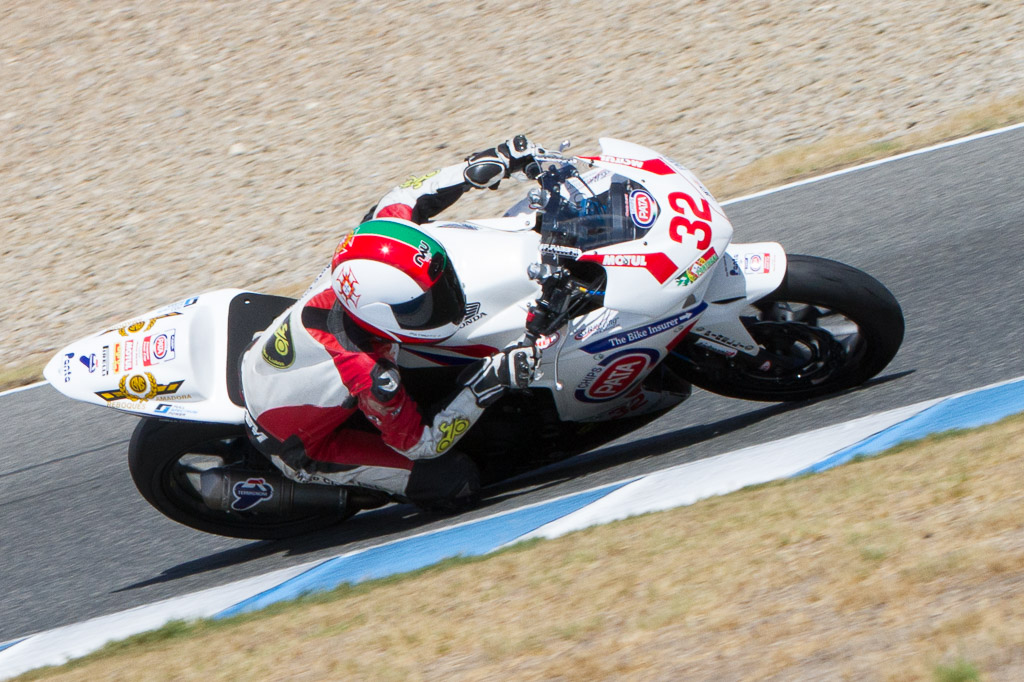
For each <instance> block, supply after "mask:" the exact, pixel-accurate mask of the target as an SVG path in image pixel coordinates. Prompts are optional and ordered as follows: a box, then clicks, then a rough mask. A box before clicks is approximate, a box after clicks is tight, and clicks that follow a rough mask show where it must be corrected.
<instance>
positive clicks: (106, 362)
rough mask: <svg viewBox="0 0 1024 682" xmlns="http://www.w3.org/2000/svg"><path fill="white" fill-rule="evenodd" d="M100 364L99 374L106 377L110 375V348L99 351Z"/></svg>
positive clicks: (106, 347)
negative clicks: (101, 366)
mask: <svg viewBox="0 0 1024 682" xmlns="http://www.w3.org/2000/svg"><path fill="white" fill-rule="evenodd" d="M100 362H101V363H102V365H103V370H102V372H101V374H102V375H103V376H107V375H108V374H110V346H103V348H102V350H101V351H100Z"/></svg>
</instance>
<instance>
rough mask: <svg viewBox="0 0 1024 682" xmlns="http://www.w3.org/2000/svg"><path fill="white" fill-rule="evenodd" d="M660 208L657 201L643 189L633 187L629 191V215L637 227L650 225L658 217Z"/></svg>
mask: <svg viewBox="0 0 1024 682" xmlns="http://www.w3.org/2000/svg"><path fill="white" fill-rule="evenodd" d="M660 211H661V209H660V208H659V207H658V202H657V201H655V200H654V197H653V196H652V195H651V193H650V192H648V191H647V190H645V189H635V190H633V191H632V192H630V193H629V217H630V218H632V219H633V222H634V223H636V226H637V227H644V228H646V227H650V226H651V225H653V224H654V221H655V220H657V219H658V213H660Z"/></svg>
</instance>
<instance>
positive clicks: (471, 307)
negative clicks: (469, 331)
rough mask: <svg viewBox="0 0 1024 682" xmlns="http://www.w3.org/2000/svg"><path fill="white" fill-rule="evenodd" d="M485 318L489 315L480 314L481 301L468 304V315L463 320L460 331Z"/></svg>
mask: <svg viewBox="0 0 1024 682" xmlns="http://www.w3.org/2000/svg"><path fill="white" fill-rule="evenodd" d="M484 317H487V313H482V312H480V303H479V301H474V302H472V303H467V304H466V313H465V316H464V317H463V318H462V324H460V325H459V329H462V328H463V327H468V326H469V325H471V324H473V323H474V322H478V321H480V319H481V318H484Z"/></svg>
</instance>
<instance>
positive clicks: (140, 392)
mask: <svg viewBox="0 0 1024 682" xmlns="http://www.w3.org/2000/svg"><path fill="white" fill-rule="evenodd" d="M183 383H185V380H184V379H180V380H178V381H172V382H170V383H166V384H160V383H157V380H156V377H154V376H153V375H152V374H150V373H149V372H144V373H142V374H132V375H130V376H129V375H127V374H126V375H125V376H123V377H121V382H120V383H119V384H118V387H117V389H115V390H110V391H97V392H96V395H98V396H99V397H101V398H103V399H104V400H106V401H107V402H108V403H112V402H114V401H115V400H125V399H128V400H133V401H138V402H145V401H146V400H150V399H152V398H156V397H158V396H159V397H165V396H170V395H173V394H174V393H177V392H178V389H179V388H181V385H182V384H183ZM183 397H186V396H183Z"/></svg>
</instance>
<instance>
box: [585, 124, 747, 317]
mask: <svg viewBox="0 0 1024 682" xmlns="http://www.w3.org/2000/svg"><path fill="white" fill-rule="evenodd" d="M600 143H601V154H600V156H596V157H580V158H581V159H583V160H586V161H588V162H590V163H591V164H593V165H594V166H596V167H598V168H603V169H607V170H610V171H612V172H613V173H614V174H616V175H620V176H624V177H626V178H629V179H630V180H633V181H634V183H635V184H636V185H639V186H640V187H641V188H642V190H643V191H644V192H645V193H646V194H647V195H648V196H649V197H651V199H653V202H654V205H655V206H657V207H658V208H657V211H656V213H655V214H653V215H651V214H648V213H645V214H644V215H643V216H642V217H637V216H636V215H634V214H633V213H632V208H631V213H630V218H629V219H630V220H633V221H634V223H635V224H636V225H637V226H639V227H642V228H643V229H642V230H641V232H642V233H643V234H642V236H641V237H639V238H637V239H633V240H629V241H624V242H620V243H617V244H611V245H608V246H602V247H601V248H597V249H592V250H590V251H586V252H584V254H583V255H582V256H581V257H580V260H588V261H592V262H598V263H600V264H602V265H604V266H605V271H606V272H607V275H608V281H607V286H606V292H605V299H604V300H605V305H606V306H607V307H608V308H612V309H615V310H619V311H622V312H629V313H637V314H640V315H646V316H648V317H656V316H663V315H665V314H668V313H670V312H672V311H673V310H678V309H679V307H680V303H682V302H683V301H684V300H685V299H687V298H688V296H689V295H690V294H694V295H695V296H696V298H697V300H700V294H701V293H702V292H701V291H699V286H700V285H701V284H702V282H701V280H702V279H704V280H706V279H709V278H707V277H703V276H704V275H705V274H707V272H708V271H709V270H710V269H711V265H713V262H715V261H718V260H720V259H721V254H723V253H724V252H725V250H726V247H727V246H728V244H729V241H730V240H731V239H732V232H733V230H732V224H731V223H730V222H729V219H728V218H727V217H726V215H725V212H724V211H723V210H722V208H721V206H719V204H718V202H717V201H715V199H714V197H712V196H711V193H710V192H708V191H707V189H706V188H705V187H704V186H703V185H702V184H701V183H700V182H699V181H698V180H697V178H696V176H694V175H693V173H691V172H690V171H688V170H687V169H686V168H684V167H683V166H681V165H679V164H678V163H676V162H674V161H672V160H671V159H669V158H667V157H665V156H663V155H661V154H659V153H657V152H655V151H654V150H652V149H648V148H647V147H643V146H641V145H638V144H633V143H631V142H625V141H623V140H615V139H611V138H601V140H600ZM648 225H649V227H648ZM694 285H697V286H694ZM684 287H687V288H688V290H687V291H683V290H682V289H683V288H684Z"/></svg>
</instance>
